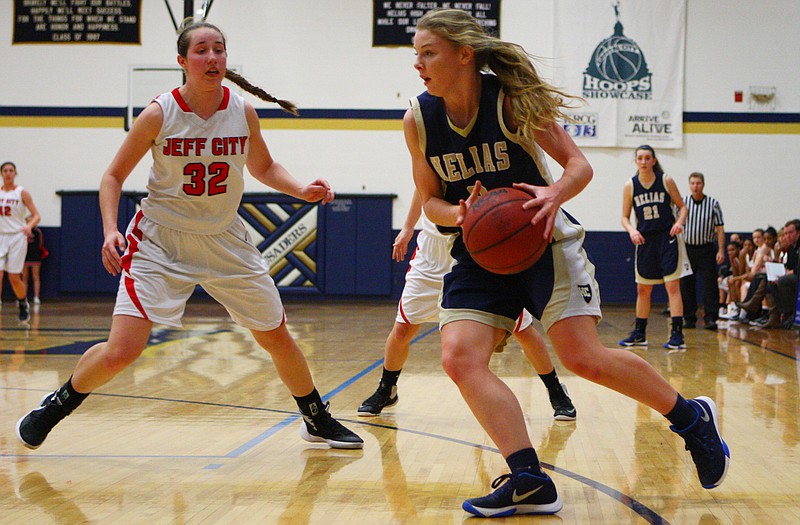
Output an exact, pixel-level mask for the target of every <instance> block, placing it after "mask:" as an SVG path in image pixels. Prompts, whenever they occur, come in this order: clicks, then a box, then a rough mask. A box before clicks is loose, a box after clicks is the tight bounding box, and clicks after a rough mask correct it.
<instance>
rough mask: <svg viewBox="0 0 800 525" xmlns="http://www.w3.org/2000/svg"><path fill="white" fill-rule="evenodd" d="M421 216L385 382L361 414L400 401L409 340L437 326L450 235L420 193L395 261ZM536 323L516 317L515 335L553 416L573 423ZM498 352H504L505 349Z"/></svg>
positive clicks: (400, 258) (386, 360)
mask: <svg viewBox="0 0 800 525" xmlns="http://www.w3.org/2000/svg"><path fill="white" fill-rule="evenodd" d="M420 218H421V219H422V231H420V233H419V235H417V249H416V251H415V252H414V255H413V256H412V257H411V261H410V263H409V269H408V273H406V281H405V285H404V286H403V294H402V296H401V298H400V302H399V303H398V305H397V317H396V319H395V322H394V326H393V327H392V331H391V333H390V334H389V337H388V338H387V339H386V345H385V347H384V360H383V373H382V374H381V381H380V384H379V385H378V388H377V390H375V393H374V394H372V395H371V396H370V397H369V398H367V399H366V400H365V401H364V402H363V403H361V406H359V407H358V415H359V416H367V417H369V416H377V415H379V414H380V413H381V411H382V410H383V409H384V408H388V407H391V406H394V405H395V404H396V403H397V402H398V401H399V399H400V398H399V396H398V395H397V380H398V378H399V377H400V372H401V371H402V368H403V365H405V362H406V360H408V353H409V350H410V345H411V340H412V339H413V337H414V335H416V333H417V332H418V331H419V325H420V324H422V323H438V322H439V296H440V295H441V293H442V284H443V281H444V276H445V275H446V274H447V272H449V271H450V267H451V266H452V264H453V258H452V257H451V256H450V240H449V237H450V236H449V235H446V234H443V233H441V232H439V230H438V229H437V228H436V225H434V224H433V223H432V222H431V221H430V219H428V217H426V216H425V215H424V214H423V213H422V202H421V201H420V198H419V193H417V192H416V190H415V191H414V195H413V197H412V199H411V206H410V207H409V210H408V214H407V216H406V220H405V223H404V224H403V228H402V229H401V230H400V233H398V234H397V237H396V238H395V242H394V245H393V247H392V258H393V259H394V260H395V261H397V262H402V261H403V260H404V259H405V256H406V251H407V250H408V243H409V241H410V240H411V237H412V236H413V234H414V227H415V226H416V224H417V222H418V221H419V220H420ZM532 323H533V317H532V316H531V314H530V313H528V311H527V310H523V311H522V315H520V317H519V319H517V327H516V329H515V330H514V337H516V338H517V340H518V341H519V343H520V345H521V346H522V350H523V351H524V352H525V357H527V358H528V361H530V363H531V365H533V367H534V368H535V369H536V373H537V374H539V377H540V378H541V379H542V382H543V383H544V384H545V386H546V387H547V392H548V394H549V397H550V405H551V406H552V407H553V417H554V418H555V419H557V420H560V421H574V420H575V419H576V417H577V411H576V409H575V406H574V405H573V404H572V400H571V399H570V398H569V395H567V392H566V386H564V385H563V384H562V383H561V382H560V381H559V379H558V374H557V373H556V369H555V367H554V366H553V362H552V361H551V360H550V356H549V355H548V353H547V347H546V345H545V342H544V338H542V336H541V335H539V332H537V331H536V330H535V329H534V328H533V325H532ZM504 344H505V343H504ZM500 348H501V350H502V346H501V347H500Z"/></svg>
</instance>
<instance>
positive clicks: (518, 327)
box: [514, 313, 522, 334]
mask: <svg viewBox="0 0 800 525" xmlns="http://www.w3.org/2000/svg"><path fill="white" fill-rule="evenodd" d="M521 326H522V314H521V313H520V314H519V317H517V326H515V327H514V333H515V334H516V333H517V332H519V329H520V327H521Z"/></svg>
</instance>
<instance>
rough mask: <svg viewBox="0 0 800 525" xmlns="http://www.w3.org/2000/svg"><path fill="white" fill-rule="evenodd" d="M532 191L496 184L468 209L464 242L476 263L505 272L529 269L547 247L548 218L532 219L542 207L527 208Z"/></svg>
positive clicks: (465, 219)
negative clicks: (535, 220) (502, 186)
mask: <svg viewBox="0 0 800 525" xmlns="http://www.w3.org/2000/svg"><path fill="white" fill-rule="evenodd" d="M532 198H533V197H531V195H530V194H528V193H526V192H524V191H522V190H518V189H515V188H496V189H493V190H491V191H489V192H488V193H486V195H484V196H482V197H480V198H479V199H478V200H477V201H475V203H474V204H473V205H472V206H470V208H469V209H468V210H467V214H466V216H465V217H464V222H463V224H462V225H461V231H462V234H463V237H464V245H465V246H466V247H467V250H468V251H469V254H470V255H471V256H472V258H473V259H474V260H475V262H476V263H478V264H479V265H481V266H482V267H483V268H485V269H487V270H489V271H490V272H493V273H499V274H503V275H507V274H512V273H519V272H521V271H523V270H527V269H528V268H530V267H531V266H533V264H534V263H535V262H536V261H538V260H539V257H541V256H542V254H543V253H544V251H545V250H546V249H547V244H548V243H547V242H546V241H545V239H544V237H543V235H544V228H545V225H546V224H545V223H546V221H539V222H538V223H537V224H536V225H535V226H534V225H532V224H531V219H533V216H534V215H536V212H537V211H538V210H539V208H532V209H529V210H526V209H523V208H522V205H523V204H525V203H526V202H527V201H529V200H531V199H532Z"/></svg>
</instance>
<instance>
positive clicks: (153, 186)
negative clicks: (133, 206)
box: [17, 20, 363, 448]
mask: <svg viewBox="0 0 800 525" xmlns="http://www.w3.org/2000/svg"><path fill="white" fill-rule="evenodd" d="M227 58H228V55H227V48H226V41H225V37H224V36H223V34H222V32H221V31H220V30H219V29H218V28H216V27H215V26H213V25H211V24H208V23H205V22H202V23H197V24H191V20H187V23H185V25H184V26H183V27H182V30H181V32H180V34H179V36H178V64H180V66H181V67H182V68H183V70H184V72H185V75H186V83H185V84H184V85H182V86H181V87H180V88H176V89H174V90H173V91H172V92H170V93H164V94H162V95H160V96H159V97H157V98H156V99H155V101H154V102H153V103H151V104H150V105H149V106H148V107H147V108H145V110H144V111H143V112H142V114H141V115H140V116H139V118H137V119H136V122H135V123H134V125H133V127H132V128H131V131H130V133H129V134H128V136H127V137H126V139H125V141H124V142H123V144H122V146H121V148H120V150H119V151H118V152H117V155H116V157H115V158H114V160H113V161H112V163H111V165H110V166H109V168H108V169H107V170H106V172H105V174H104V175H103V179H102V182H101V184H100V208H101V212H102V216H103V229H104V231H105V241H104V243H103V247H102V257H103V264H104V266H105V268H106V269H107V270H108V272H109V273H111V274H112V275H117V274H121V278H120V285H119V291H118V292H117V302H116V306H115V308H114V317H113V320H112V324H111V333H110V335H109V338H108V341H107V342H104V343H99V344H97V345H95V346H93V347H92V348H90V349H89V350H88V351H87V352H86V353H85V354H84V355H83V356H82V357H81V359H80V361H79V362H78V364H77V366H76V367H75V371H74V372H73V374H72V377H70V378H69V380H68V381H67V382H66V383H65V384H64V385H63V386H61V387H60V388H59V389H58V390H56V391H55V392H53V393H52V394H48V395H47V396H46V397H45V398H44V399H43V400H42V403H41V406H39V407H37V408H36V409H35V410H33V411H31V412H30V413H29V414H28V415H26V416H24V417H23V418H22V419H20V420H19V422H18V423H17V437H18V438H19V439H20V440H21V441H22V443H23V444H24V445H25V446H26V447H28V448H37V447H39V446H40V445H41V444H42V442H43V441H44V439H45V438H46V437H47V434H48V432H50V430H51V429H52V428H53V427H54V426H55V425H56V424H57V423H58V422H59V421H60V420H61V419H63V418H64V417H66V416H67V415H68V414H69V413H70V412H72V411H73V410H74V409H75V408H77V407H78V405H79V404H80V403H81V402H82V401H83V400H84V399H85V398H86V397H87V396H88V395H89V394H90V393H91V392H93V391H95V390H96V389H98V388H100V387H101V386H103V385H104V384H106V383H107V382H109V381H110V380H111V379H112V378H113V377H114V376H115V375H117V374H118V373H119V372H120V371H122V370H124V369H125V368H126V367H127V366H128V365H130V364H131V363H133V362H134V361H135V360H136V359H137V358H138V357H139V355H140V354H141V353H142V351H143V350H144V348H145V346H146V344H147V340H148V338H149V335H150V331H151V329H152V327H153V324H154V323H161V324H165V325H168V326H174V327H180V326H181V317H182V316H183V312H184V307H185V305H186V301H187V300H188V299H189V297H190V296H191V294H192V292H193V291H194V289H195V286H196V285H198V284H199V285H201V286H203V288H204V289H205V290H206V291H207V292H208V293H209V295H211V296H212V297H214V298H215V299H216V300H217V301H219V302H220V303H222V304H223V305H224V306H225V308H226V309H227V310H228V312H229V313H230V315H231V317H232V318H233V320H234V321H235V322H236V323H237V324H239V325H241V326H243V327H245V328H248V329H249V330H250V331H251V333H252V334H253V337H254V338H255V340H256V342H258V344H259V345H261V347H263V348H264V349H265V350H267V352H269V353H270V356H271V358H272V361H273V362H274V363H275V368H276V369H277V371H278V375H279V376H280V378H281V380H282V381H283V382H284V384H285V385H286V386H287V388H288V389H289V391H290V392H291V394H292V396H293V397H294V398H295V400H296V402H297V405H298V407H299V408H300V411H301V412H302V415H303V422H302V424H301V427H300V434H301V436H302V437H303V438H304V439H305V440H307V441H312V442H326V443H328V444H329V445H330V446H331V447H334V448H361V447H362V446H363V441H362V440H361V438H359V437H358V436H357V435H356V434H354V433H353V432H351V431H350V430H348V429H347V428H345V427H344V426H343V425H341V424H340V423H339V422H338V421H336V420H335V419H334V418H333V417H332V416H331V415H330V413H329V412H328V407H327V405H326V404H325V403H323V402H322V399H321V398H320V395H319V393H318V392H317V390H316V388H315V387H314V383H313V380H312V378H311V373H310V371H309V369H308V364H307V363H306V360H305V357H304V356H303V353H302V351H301V350H300V348H299V347H298V346H297V344H296V343H295V341H294V339H292V336H291V335H290V334H289V331H288V330H287V329H286V318H285V314H284V311H283V305H282V304H281V300H280V296H279V295H278V290H277V288H276V287H275V283H274V282H273V281H272V278H271V277H270V276H269V271H268V268H267V266H266V263H265V262H264V259H263V258H262V256H261V254H260V253H259V252H258V250H257V249H256V247H255V246H254V245H253V244H252V242H251V240H250V238H249V235H248V233H247V230H246V229H245V227H244V225H243V224H242V221H241V220H240V219H239V218H238V216H237V213H236V212H237V209H238V206H239V202H240V200H241V197H242V192H243V188H244V178H243V175H244V167H245V166H247V169H248V170H249V171H250V174H251V175H252V176H253V177H255V178H256V179H257V180H259V181H260V182H262V183H264V184H265V185H268V186H270V187H272V188H274V189H276V190H278V191H281V192H283V193H286V194H288V195H291V196H293V197H296V198H298V199H302V200H305V201H308V202H321V203H322V204H326V203H328V202H330V201H331V200H333V198H334V193H333V191H332V190H331V188H330V185H329V184H328V182H327V181H325V180H323V179H317V180H315V181H314V182H312V183H311V184H308V185H303V184H301V183H299V182H298V181H297V180H295V179H294V177H292V176H291V175H290V174H289V172H288V171H286V169H284V167H283V166H281V165H280V164H279V163H277V162H276V161H275V160H274V159H273V158H272V156H271V155H270V152H269V150H268V149H267V145H266V143H265V142H264V139H263V137H262V136H261V131H260V128H259V121H258V115H257V114H256V111H255V109H254V108H253V106H252V105H251V104H250V103H249V102H246V101H245V100H244V99H243V98H242V97H241V96H239V95H238V94H236V93H234V92H232V91H230V90H229V89H228V88H227V87H224V86H223V85H222V79H223V78H225V77H227V78H229V79H231V80H233V81H234V82H236V83H237V84H239V85H240V86H241V87H242V88H243V89H245V90H247V91H249V92H251V93H254V94H256V95H257V96H259V97H261V98H264V99H265V100H269V101H270V102H277V103H278V104H280V105H281V106H282V107H284V108H285V109H288V110H290V111H295V110H294V106H293V105H291V103H288V102H285V101H279V100H276V99H275V98H274V97H272V96H271V95H268V94H267V93H265V92H264V91H263V90H261V89H260V88H256V87H255V86H252V85H250V84H249V83H248V82H247V81H246V80H244V79H243V78H241V77H240V76H238V75H235V74H233V73H232V72H230V71H228V70H227V67H226V65H227ZM148 150H149V151H150V152H151V154H152V156H153V167H152V169H151V171H150V178H149V182H148V196H147V198H145V199H144V200H143V201H142V208H141V211H140V212H139V213H137V214H136V216H135V217H134V218H133V220H132V221H131V223H130V225H129V226H128V231H127V235H126V237H123V236H122V234H120V232H119V231H117V208H118V205H119V198H120V193H121V190H122V183H123V182H124V181H125V179H126V178H127V177H128V175H130V173H131V171H132V170H133V168H134V167H135V166H136V164H137V163H138V162H139V161H140V160H141V158H142V157H143V156H144V155H145V153H147V151H148ZM126 240H127V242H126ZM123 249H124V250H125V253H124V255H123V256H122V257H120V250H123Z"/></svg>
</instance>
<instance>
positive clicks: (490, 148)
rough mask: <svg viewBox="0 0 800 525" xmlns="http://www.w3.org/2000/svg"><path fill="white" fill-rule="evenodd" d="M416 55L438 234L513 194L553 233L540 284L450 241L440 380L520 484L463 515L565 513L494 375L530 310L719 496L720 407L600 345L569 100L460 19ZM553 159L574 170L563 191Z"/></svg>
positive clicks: (439, 17)
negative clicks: (570, 207) (674, 445)
mask: <svg viewBox="0 0 800 525" xmlns="http://www.w3.org/2000/svg"><path fill="white" fill-rule="evenodd" d="M414 48H415V50H416V52H417V59H416V61H415V63H414V67H415V69H416V71H417V73H418V74H419V77H420V78H421V79H422V81H423V82H424V84H425V87H426V89H427V91H426V92H424V93H422V94H420V95H418V96H417V97H415V98H413V99H412V100H411V108H410V109H409V110H408V111H407V112H406V114H405V117H404V119H403V128H404V133H405V138H406V145H407V147H408V150H409V153H410V154H411V160H412V168H413V174H414V182H415V184H416V187H417V190H418V191H419V193H420V197H421V199H422V203H423V207H424V210H425V214H426V215H427V216H428V217H429V218H430V219H431V220H432V221H433V222H434V223H435V224H437V225H439V226H442V227H458V226H460V225H461V224H462V222H463V219H464V215H465V213H466V211H467V209H468V208H469V206H471V205H472V204H473V203H474V202H475V201H476V200H477V199H478V197H479V196H480V195H481V193H482V192H484V191H485V190H487V189H492V188H497V187H510V186H513V187H516V188H519V189H522V190H524V191H526V192H528V193H530V194H531V200H530V201H528V202H526V203H525V204H524V207H526V208H529V207H533V206H539V207H540V210H539V211H538V212H537V213H536V215H535V216H534V219H533V221H534V222H538V221H545V223H546V227H545V231H544V235H545V238H547V239H549V240H551V242H550V244H549V246H548V248H547V250H546V251H545V253H544V255H543V256H542V257H541V259H540V260H539V261H538V262H537V263H536V264H535V265H534V266H533V267H532V268H530V269H529V270H526V271H524V272H521V273H518V274H514V275H497V274H493V273H491V272H489V271H487V270H484V269H483V268H481V267H480V266H478V265H477V264H476V263H475V261H473V260H472V258H471V257H470V255H469V253H468V252H467V250H466V249H465V247H464V243H463V241H462V239H461V236H460V235H459V234H458V233H457V230H456V233H454V234H453V236H452V237H451V242H452V249H451V254H452V255H453V257H454V259H455V264H454V265H453V267H452V269H451V270H450V272H449V273H448V274H447V275H446V276H445V279H444V288H443V292H442V301H441V313H440V321H439V323H440V327H441V339H442V366H443V368H444V370H445V372H446V373H447V374H448V376H450V378H451V379H452V380H453V381H454V382H455V384H456V385H457V387H458V389H459V391H460V392H461V395H462V397H463V398H464V400H465V401H466V403H467V405H468V406H469V407H470V410H471V411H472V413H473V414H474V415H475V417H476V418H477V420H478V422H479V423H480V424H481V426H482V427H483V428H484V430H485V431H486V432H487V434H488V435H489V437H490V438H491V439H492V440H493V441H494V443H495V444H496V445H497V447H498V449H499V450H500V453H501V454H502V455H503V457H504V458H505V460H506V462H507V464H508V467H509V469H510V471H511V472H510V473H509V474H504V475H502V476H500V477H499V478H497V479H496V480H495V482H494V483H492V487H493V488H495V489H496V490H495V491H494V492H492V493H490V494H488V495H487V496H484V497H479V498H473V499H469V500H467V501H465V502H464V504H463V508H464V510H466V511H467V512H470V513H472V514H475V515H477V516H484V517H489V516H509V515H512V514H519V513H528V514H552V513H555V512H558V511H559V510H560V509H561V507H562V502H561V498H560V497H559V495H558V492H557V490H556V487H555V485H554V484H553V481H552V480H551V479H550V477H549V476H547V475H546V474H545V473H544V472H543V471H542V469H541V466H540V464H539V459H538V457H537V454H536V451H535V450H534V449H533V446H532V444H531V440H530V437H529V435H528V431H527V428H526V424H525V418H524V417H523V414H522V409H521V407H520V404H519V402H518V401H517V399H516V397H515V396H514V393H513V392H512V391H511V390H510V389H509V388H508V386H507V385H506V384H505V383H504V382H503V381H502V380H501V379H500V378H498V377H497V376H496V375H495V374H494V373H493V372H492V371H491V370H490V369H489V361H490V358H491V356H492V352H493V350H494V348H495V347H496V346H497V344H498V343H500V342H501V341H502V340H503V339H504V338H506V337H508V335H509V334H510V333H511V331H512V330H513V329H514V323H515V321H516V319H517V317H518V316H519V314H520V312H522V310H523V309H527V310H528V311H529V312H531V313H532V314H533V315H534V316H535V317H537V318H539V319H540V320H541V322H542V325H543V326H544V328H545V330H546V331H547V334H548V336H549V337H550V340H551V341H552V343H553V348H554V349H555V351H556V353H557V355H558V357H559V358H560V359H561V361H562V363H563V364H564V366H565V367H566V368H568V369H569V370H571V371H573V372H575V373H576V374H578V375H580V376H582V377H584V378H587V379H590V380H592V381H594V382H596V383H599V384H601V385H604V386H606V387H609V388H612V389H614V390H616V391H618V392H620V393H622V394H625V395H627V396H629V397H631V398H633V399H635V400H637V401H639V402H641V403H643V404H645V405H647V406H650V407H651V408H653V409H655V410H657V411H658V412H659V413H661V414H663V415H665V417H666V418H667V419H668V420H669V421H670V422H671V423H672V426H671V428H672V430H673V431H675V432H677V433H679V434H680V435H681V436H683V437H684V439H685V440H686V443H687V448H688V449H689V450H690V451H691V453H692V458H693V459H694V461H695V464H696V465H697V470H698V474H699V477H700V481H701V483H702V485H703V486H704V487H706V488H713V487H716V486H717V485H719V484H720V483H721V482H722V480H723V478H724V477H725V474H726V472H727V466H728V458H729V453H728V449H727V445H726V444H725V443H724V441H723V440H722V438H721V437H720V435H719V432H718V430H717V409H716V406H715V404H714V402H713V401H712V400H711V399H709V398H707V397H700V398H696V399H690V400H686V399H684V398H683V397H682V396H680V395H679V394H678V392H677V391H675V389H674V388H673V387H672V386H671V385H670V384H669V383H668V382H667V381H666V380H665V379H664V378H663V377H661V375H659V374H658V372H657V371H656V370H655V369H654V368H653V367H652V366H650V365H649V364H648V363H647V362H646V361H645V360H644V359H642V358H641V357H639V356H637V355H636V354H634V353H631V352H626V351H624V350H622V349H617V348H605V347H604V346H603V345H602V343H601V342H600V339H599V337H598V334H597V330H596V324H597V322H598V321H599V320H600V318H601V312H600V302H599V297H598V286H597V283H596V282H595V279H594V267H593V266H592V264H591V263H590V262H589V260H588V258H587V257H586V254H585V252H584V251H583V247H582V241H583V236H584V231H583V228H582V227H581V226H580V225H579V224H578V223H577V222H576V221H575V219H573V218H572V217H571V216H570V215H568V214H567V213H566V212H565V211H564V210H562V209H561V205H562V204H563V203H564V202H566V201H567V200H569V199H570V198H572V197H574V196H575V195H577V194H578V193H579V192H580V191H581V190H582V189H583V188H584V187H585V186H586V185H587V184H588V183H589V181H590V179H591V178H592V168H591V166H590V165H589V163H588V162H587V161H586V158H585V157H584V156H583V154H582V153H581V151H580V150H579V149H578V147H577V146H576V145H575V143H574V142H573V141H572V139H571V138H570V137H569V135H568V134H567V133H566V132H565V131H564V129H563V128H562V127H561V126H560V125H559V124H558V119H560V118H562V117H563V113H562V110H563V108H564V107H565V105H566V102H565V99H567V98H568V97H569V95H567V94H565V93H562V92H561V91H559V90H557V89H556V88H554V87H552V86H550V85H548V84H547V83H545V82H543V81H542V80H541V78H540V77H539V75H538V73H537V71H536V69H535V67H534V66H533V64H532V63H531V60H530V58H529V56H528V55H527V53H525V51H524V49H522V48H521V47H520V46H518V45H515V44H511V43H507V42H503V41H501V40H499V39H497V38H494V37H492V36H489V35H487V34H486V33H485V32H484V30H483V28H482V26H481V25H480V24H479V23H478V21H477V20H476V19H475V18H473V17H472V16H470V15H469V14H467V13H466V12H464V11H461V10H458V9H437V10H433V11H430V12H428V13H426V14H425V15H424V16H423V17H422V18H420V20H419V21H418V23H417V33H416V36H415V38H414ZM487 71H491V73H488V72H487ZM545 154H547V155H549V156H550V157H552V158H553V159H554V160H555V161H556V162H557V163H558V164H559V165H560V166H561V167H562V168H563V173H562V174H561V177H560V178H558V180H556V179H554V178H552V177H551V176H550V173H549V172H548V170H547V162H546V159H545V156H544V155H545Z"/></svg>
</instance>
